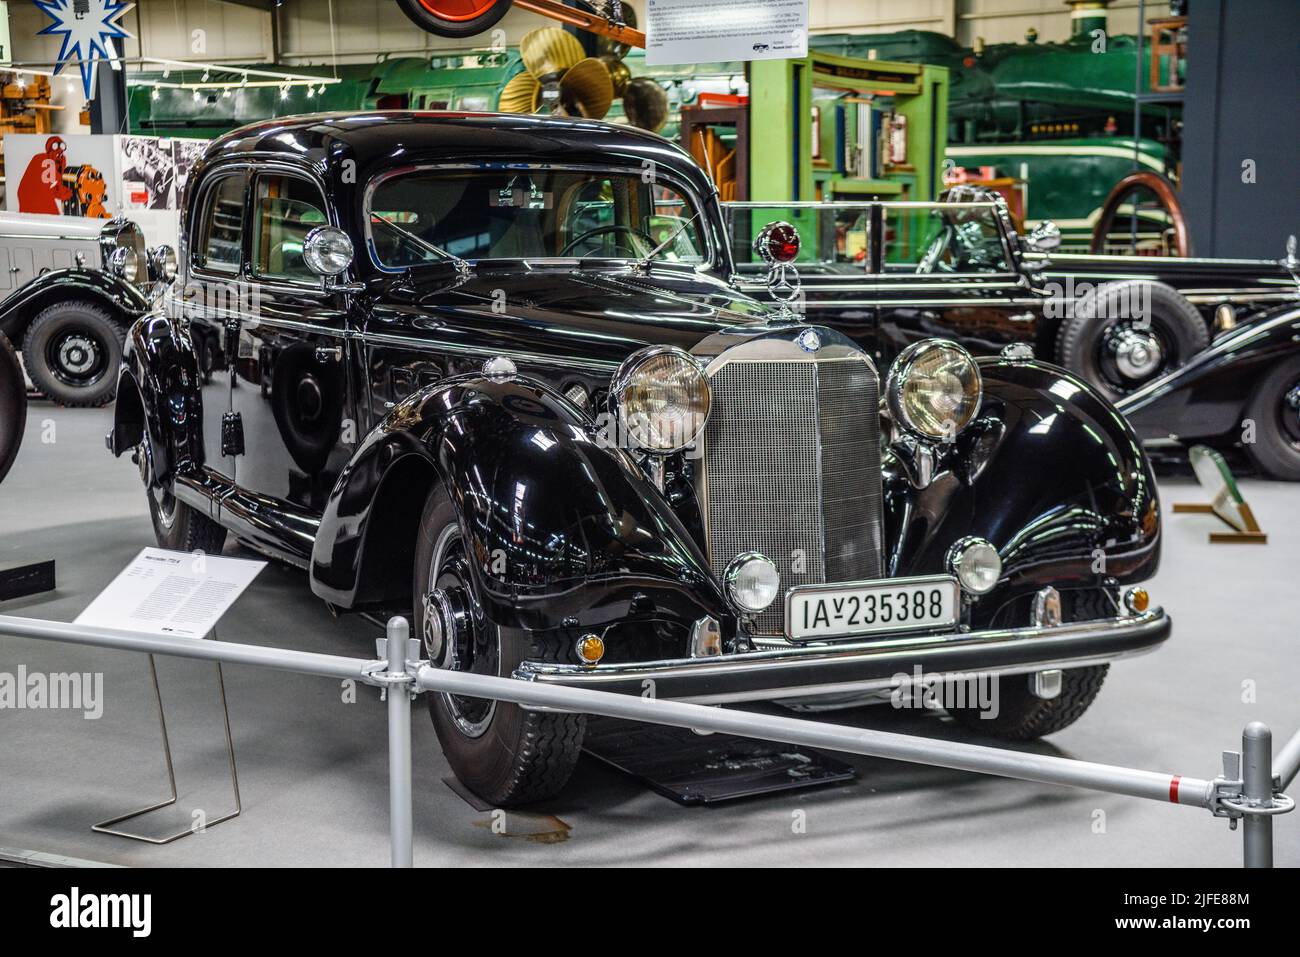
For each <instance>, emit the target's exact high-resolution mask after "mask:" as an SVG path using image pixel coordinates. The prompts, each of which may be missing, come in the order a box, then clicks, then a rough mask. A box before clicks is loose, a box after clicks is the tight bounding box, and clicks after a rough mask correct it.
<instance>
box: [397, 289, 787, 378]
mask: <svg viewBox="0 0 1300 957" xmlns="http://www.w3.org/2000/svg"><path fill="white" fill-rule="evenodd" d="M388 301H389V303H391V304H393V305H395V306H397V308H398V310H399V312H404V313H407V314H408V316H407V321H408V322H413V323H414V325H415V326H416V328H417V329H422V330H424V331H425V332H426V334H427V335H428V336H429V337H430V338H432V339H437V338H439V337H441V336H444V335H446V336H451V335H456V334H461V335H467V336H473V339H474V341H475V342H476V344H478V345H479V346H481V347H488V346H490V345H491V344H497V345H499V346H500V347H501V348H502V350H503V351H504V352H507V353H512V354H513V353H519V352H525V353H527V352H536V353H539V354H545V355H550V356H555V355H564V356H566V357H569V358H571V359H572V361H573V362H574V364H575V365H591V366H592V367H593V368H594V367H602V368H607V367H609V366H610V365H617V363H619V362H621V361H622V360H623V359H624V358H626V357H627V356H628V355H629V354H631V353H632V352H634V351H636V350H637V349H640V348H643V347H645V346H648V345H673V346H678V347H679V348H682V349H686V350H688V351H689V350H690V349H692V348H693V347H694V346H695V345H696V344H697V343H699V342H700V341H701V340H703V339H705V338H707V337H708V336H710V335H712V334H714V333H716V332H719V331H721V330H723V329H728V328H733V327H736V326H740V325H749V324H758V323H763V322H766V321H767V320H768V319H769V318H770V317H771V315H772V310H771V308H770V307H768V306H764V305H762V304H761V303H759V302H757V301H756V300H754V299H751V298H749V297H748V296H745V295H744V294H742V293H739V292H737V291H736V290H734V289H732V288H731V287H730V286H728V285H726V284H725V283H723V282H721V281H720V280H718V279H716V278H714V277H712V276H709V275H706V274H703V273H698V272H696V271H694V270H690V269H683V268H680V267H660V266H656V267H654V269H653V270H652V272H651V275H649V276H640V275H636V274H634V273H633V271H632V270H630V269H627V268H622V269H589V268H584V269H578V268H576V267H572V266H567V267H566V266H551V265H547V266H543V267H538V268H532V269H527V270H521V269H520V268H519V264H518V263H511V264H510V268H495V267H493V266H492V265H490V264H488V265H485V264H483V263H479V264H478V265H477V266H476V268H475V270H474V272H473V274H472V275H471V276H469V277H468V278H466V279H460V280H458V279H456V278H454V276H453V275H452V274H450V273H449V272H447V271H442V270H427V271H425V272H424V274H423V275H417V276H413V277H412V278H411V279H410V280H409V281H407V282H404V283H403V284H402V285H399V286H398V287H397V289H396V290H394V293H393V295H392V296H391V297H388ZM410 313H415V314H416V315H414V316H412V315H410Z"/></svg>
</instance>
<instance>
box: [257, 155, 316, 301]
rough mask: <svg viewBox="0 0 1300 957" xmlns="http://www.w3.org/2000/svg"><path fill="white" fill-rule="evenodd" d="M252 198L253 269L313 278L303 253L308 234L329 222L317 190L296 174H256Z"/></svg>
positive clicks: (286, 276) (280, 275)
mask: <svg viewBox="0 0 1300 957" xmlns="http://www.w3.org/2000/svg"><path fill="white" fill-rule="evenodd" d="M254 197H255V199H254V202H253V272H254V273H255V274H256V275H258V276H263V277H268V278H278V279H299V280H308V281H313V282H314V281H316V280H317V278H318V277H317V276H316V274H315V273H313V272H312V271H311V270H310V269H309V268H308V267H307V263H306V260H304V259H303V256H302V248H303V243H304V241H305V240H306V238H307V234H308V233H309V232H311V231H312V230H313V229H315V228H316V227H317V226H324V225H326V224H327V223H328V220H327V219H326V217H325V203H324V201H323V200H322V199H321V195H320V190H318V189H317V188H316V186H315V185H314V184H312V183H309V182H308V181H306V180H304V179H300V178H298V177H296V176H259V177H258V178H257V185H256V187H255V190H254Z"/></svg>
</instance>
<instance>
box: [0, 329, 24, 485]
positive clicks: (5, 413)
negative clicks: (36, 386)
mask: <svg viewBox="0 0 1300 957" xmlns="http://www.w3.org/2000/svg"><path fill="white" fill-rule="evenodd" d="M26 424H27V386H26V384H25V383H24V382H23V369H22V366H20V365H19V364H18V355H17V353H15V352H14V347H13V346H12V345H11V344H10V343H9V340H8V338H6V336H5V335H4V333H0V482H3V481H4V477H5V476H6V475H8V474H9V469H10V468H12V467H13V464H14V459H15V458H16V457H17V456H18V447H19V446H20V445H22V441H23V428H24V427H25V426H26Z"/></svg>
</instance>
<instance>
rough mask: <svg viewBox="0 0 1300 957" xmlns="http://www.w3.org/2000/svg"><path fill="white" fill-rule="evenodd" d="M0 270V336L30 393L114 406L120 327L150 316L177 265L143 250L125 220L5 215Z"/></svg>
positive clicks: (136, 230) (168, 252)
mask: <svg viewBox="0 0 1300 957" xmlns="http://www.w3.org/2000/svg"><path fill="white" fill-rule="evenodd" d="M45 220H53V222H45ZM9 263H13V265H12V266H10V265H9ZM0 267H5V269H6V274H4V275H0V287H2V288H3V289H4V290H9V289H11V288H12V291H10V292H5V294H4V299H3V300H0V333H3V334H4V335H6V336H8V337H9V339H10V340H11V341H12V342H13V343H14V344H15V345H16V346H18V347H19V348H21V349H22V353H23V362H24V364H25V365H26V367H27V374H28V375H29V376H30V377H31V380H32V384H33V385H35V386H36V388H37V389H39V390H40V391H41V392H42V393H44V394H45V395H46V396H47V397H48V398H49V399H51V400H52V401H54V402H57V403H59V404H60V405H65V406H101V405H107V404H108V403H109V402H112V401H113V395H114V390H115V389H116V387H117V370H118V367H119V366H120V365H121V362H122V345H123V343H124V341H125V339H126V330H127V327H128V326H130V325H131V323H133V322H135V320H136V319H138V318H140V316H142V315H144V314H145V313H146V312H148V311H149V299H150V295H151V291H152V289H153V287H154V285H155V283H156V282H158V281H161V280H169V279H170V278H172V277H174V276H175V274H176V255H175V252H174V250H172V249H171V248H170V247H168V246H157V247H155V248H153V249H147V248H146V246H145V240H144V233H143V232H142V231H141V230H140V227H139V225H138V224H136V223H134V222H132V221H131V220H129V219H122V218H119V219H111V220H107V221H101V220H92V221H84V220H77V219H74V218H71V217H51V216H45V217H40V216H22V215H14V214H11V215H7V216H4V217H0ZM14 280H16V282H14ZM11 283H12V284H13V285H12V286H11ZM14 286H16V288H14Z"/></svg>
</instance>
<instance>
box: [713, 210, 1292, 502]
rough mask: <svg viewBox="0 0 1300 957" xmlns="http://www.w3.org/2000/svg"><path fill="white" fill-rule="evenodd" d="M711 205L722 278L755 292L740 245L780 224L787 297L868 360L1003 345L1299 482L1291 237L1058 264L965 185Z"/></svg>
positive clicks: (752, 269)
mask: <svg viewBox="0 0 1300 957" xmlns="http://www.w3.org/2000/svg"><path fill="white" fill-rule="evenodd" d="M725 209H726V213H727V217H728V225H729V229H730V232H731V234H732V249H733V254H734V255H735V258H736V260H737V270H738V273H739V279H738V286H739V288H741V289H743V290H745V291H747V292H750V293H751V294H753V295H755V296H756V297H758V298H760V299H770V298H771V297H770V295H769V294H768V293H767V291H766V290H765V282H764V278H763V277H764V275H765V269H766V267H765V265H764V264H763V263H762V262H760V261H757V260H756V258H755V257H753V256H751V255H750V254H749V252H748V248H749V244H750V242H752V238H753V237H754V236H755V235H757V234H758V233H759V231H761V229H762V228H763V226H764V225H766V224H767V223H768V222H770V221H771V220H772V219H773V218H786V219H789V220H790V222H792V223H794V224H796V225H797V226H799V228H800V232H801V233H802V234H803V235H804V236H805V237H807V238H808V240H809V241H808V242H806V243H805V244H804V249H803V252H802V254H801V256H800V258H799V261H798V262H797V263H796V264H795V265H796V268H797V275H798V280H799V282H800V289H799V294H798V299H799V307H800V308H801V309H803V310H805V311H806V313H807V316H808V318H809V320H810V321H814V322H819V323H824V324H826V325H828V326H831V327H832V328H835V329H837V330H839V331H841V332H843V333H845V334H846V335H848V336H850V337H851V338H852V339H854V341H856V342H857V343H858V344H859V345H861V346H862V347H863V348H865V349H867V350H868V351H869V352H871V354H872V355H873V356H874V357H875V358H876V360H877V361H878V362H888V361H890V360H891V359H892V358H893V357H894V356H896V355H898V354H899V353H900V352H902V351H903V350H904V349H906V348H907V347H908V346H909V345H911V344H912V343H914V342H916V341H919V340H921V339H924V338H927V337H931V336H946V337H950V338H952V339H953V340H955V341H957V342H959V343H961V344H962V345H963V346H964V347H965V348H966V349H968V350H969V351H970V352H971V353H972V354H974V355H996V354H997V353H998V352H999V351H1000V350H1002V349H1003V348H1005V347H1007V346H1008V345H1011V344H1013V343H1019V344H1022V347H1025V348H1028V349H1030V350H1032V352H1033V354H1034V355H1036V356H1037V357H1039V358H1041V359H1045V360H1047V361H1050V362H1055V363H1058V364H1060V365H1062V366H1064V367H1065V368H1067V369H1069V370H1071V371H1072V372H1074V373H1076V374H1078V375H1079V376H1081V377H1082V378H1084V379H1085V380H1087V381H1088V382H1089V383H1090V384H1091V385H1092V386H1093V387H1094V388H1096V389H1098V390H1099V391H1100V392H1101V393H1102V394H1103V395H1106V396H1107V397H1108V398H1110V399H1111V400H1113V401H1116V402H1117V403H1119V407H1120V408H1121V409H1124V410H1126V411H1130V410H1131V412H1132V414H1134V415H1135V416H1136V420H1135V421H1136V422H1137V423H1138V424H1139V425H1140V432H1141V434H1142V437H1143V438H1144V439H1146V440H1151V441H1153V442H1161V443H1166V444H1167V443H1175V444H1186V443H1190V442H1193V441H1194V442H1201V443H1205V444H1208V445H1212V446H1214V447H1216V448H1219V449H1221V450H1223V451H1225V452H1230V453H1241V452H1244V453H1245V454H1246V455H1248V456H1249V459H1250V460H1251V462H1252V463H1253V464H1254V466H1255V467H1256V468H1258V469H1259V470H1260V471H1262V472H1263V473H1264V474H1266V475H1269V476H1272V477H1275V478H1282V479H1290V480H1300V444H1297V440H1298V435H1300V411H1298V409H1300V390H1298V389H1297V387H1298V386H1300V339H1297V338H1296V337H1294V336H1291V335H1289V333H1288V332H1287V329H1288V320H1287V318H1286V316H1287V315H1289V314H1290V313H1291V312H1293V311H1294V310H1295V309H1296V308H1297V307H1300V258H1297V256H1296V250H1295V245H1294V242H1292V243H1291V244H1290V245H1289V246H1288V248H1287V250H1286V255H1285V256H1284V257H1283V258H1282V259H1280V260H1278V261H1276V262H1268V261H1254V260H1223V259H1213V260H1211V259H1177V258H1172V257H1146V256H1106V255H1096V256H1081V255H1069V256H1057V255H1055V254H1053V253H1052V252H1051V250H1053V249H1054V248H1055V246H1056V245H1057V243H1058V242H1059V237H1060V234H1059V231H1057V230H1056V229H1055V227H1053V226H1052V225H1051V224H1050V223H1046V224H1041V225H1040V226H1039V227H1038V228H1036V229H1035V230H1033V231H1031V232H1030V233H1029V234H1028V235H1026V236H1020V235H1019V234H1017V233H1016V231H1015V229H1014V228H1013V226H1012V223H1011V217H1010V215H1009V214H1008V212H1007V209H1006V205H1005V203H1004V202H1003V200H1002V198H1001V197H1000V196H998V194H996V193H993V192H991V191H988V190H981V189H976V188H971V187H954V188H952V189H950V190H948V192H947V193H946V194H945V198H944V199H943V200H942V201H940V202H935V203H898V202H874V203H793V204H790V203H786V204H778V203H728V204H726V207H725ZM1139 412H1140V414H1139ZM1247 420H1249V423H1251V424H1247ZM1243 436H1244V438H1243Z"/></svg>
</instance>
